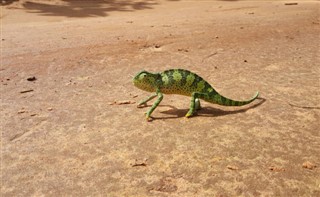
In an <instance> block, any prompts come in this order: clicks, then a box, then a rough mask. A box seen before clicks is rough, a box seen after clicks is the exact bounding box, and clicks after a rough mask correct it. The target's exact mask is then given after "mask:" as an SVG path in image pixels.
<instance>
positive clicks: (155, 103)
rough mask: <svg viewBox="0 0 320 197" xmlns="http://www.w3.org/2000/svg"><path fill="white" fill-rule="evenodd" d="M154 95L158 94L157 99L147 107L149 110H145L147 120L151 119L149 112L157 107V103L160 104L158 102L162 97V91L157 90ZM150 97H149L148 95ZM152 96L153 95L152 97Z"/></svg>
mask: <svg viewBox="0 0 320 197" xmlns="http://www.w3.org/2000/svg"><path fill="white" fill-rule="evenodd" d="M156 95H157V96H158V99H157V100H156V101H155V102H154V103H153V105H152V107H151V108H150V109H149V111H147V113H146V118H147V120H151V118H150V115H151V113H152V112H153V111H154V110H155V109H156V108H157V107H158V105H159V104H160V102H161V101H162V99H163V95H162V93H161V92H160V91H159V90H158V91H157V93H156ZM150 98H151V97H150ZM153 98H154V97H153ZM150 100H151V99H150Z"/></svg>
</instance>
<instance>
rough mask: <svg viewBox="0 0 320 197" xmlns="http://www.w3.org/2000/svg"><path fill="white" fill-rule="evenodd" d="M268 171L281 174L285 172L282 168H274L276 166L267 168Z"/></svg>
mask: <svg viewBox="0 0 320 197" xmlns="http://www.w3.org/2000/svg"><path fill="white" fill-rule="evenodd" d="M269 170H271V171H274V172H281V171H285V169H284V168H281V167H276V166H271V167H269Z"/></svg>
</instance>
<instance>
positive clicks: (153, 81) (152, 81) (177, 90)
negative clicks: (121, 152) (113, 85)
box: [133, 69, 259, 120]
mask: <svg viewBox="0 0 320 197" xmlns="http://www.w3.org/2000/svg"><path fill="white" fill-rule="evenodd" d="M133 83H134V85H135V86H136V87H138V88H139V89H142V90H144V91H148V92H155V94H153V95H151V96H150V97H148V98H146V99H145V100H143V101H141V102H140V103H139V105H138V106H142V105H145V104H146V103H147V102H148V101H150V100H151V99H153V98H155V97H156V96H158V99H157V101H156V102H154V104H153V105H152V107H151V108H150V110H149V111H148V112H147V113H146V118H147V119H148V120H149V119H150V115H151V113H152V112H153V111H154V110H155V108H156V107H157V106H158V105H159V103H160V102H161V101H162V98H163V95H162V94H180V95H185V96H191V104H190V109H189V111H188V113H187V114H186V117H190V116H192V115H193V114H194V113H195V112H196V110H198V109H200V100H199V99H203V100H205V101H207V102H210V103H214V104H218V105H224V106H242V105H246V104H248V103H251V102H252V101H254V100H255V99H256V98H257V97H258V94H259V93H258V92H257V93H256V95H255V96H254V97H253V98H252V99H250V100H246V101H235V100H232V99H229V98H226V97H224V96H222V95H220V94H219V93H218V92H217V91H215V90H214V89H213V88H212V87H211V85H210V84H209V83H208V82H206V81H205V80H204V79H202V78H201V77H200V76H198V75H197V74H195V73H192V72H190V71H188V70H183V69H170V70H166V71H164V72H161V73H149V72H147V71H141V72H139V73H138V74H137V75H136V76H135V77H134V78H133Z"/></svg>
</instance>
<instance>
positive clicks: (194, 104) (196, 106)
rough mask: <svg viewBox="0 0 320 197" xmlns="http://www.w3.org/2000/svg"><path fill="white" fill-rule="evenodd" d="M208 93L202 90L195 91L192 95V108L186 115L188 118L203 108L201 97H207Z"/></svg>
mask: <svg viewBox="0 0 320 197" xmlns="http://www.w3.org/2000/svg"><path fill="white" fill-rule="evenodd" d="M206 96H207V94H204V93H200V92H193V93H192V95H191V102H190V109H189V111H188V113H187V114H186V115H185V116H186V117H187V118H189V117H190V116H192V115H193V114H194V113H195V112H196V111H197V110H199V109H201V105H200V100H199V98H205V97H206Z"/></svg>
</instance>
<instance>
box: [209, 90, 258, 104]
mask: <svg viewBox="0 0 320 197" xmlns="http://www.w3.org/2000/svg"><path fill="white" fill-rule="evenodd" d="M258 96H259V92H257V93H256V94H255V95H254V96H253V97H252V98H251V99H249V100H246V101H235V100H232V99H229V98H226V97H224V96H222V95H220V94H218V93H216V94H215V95H213V97H212V98H211V99H210V101H209V102H212V103H216V104H218V105H224V106H242V105H246V104H249V103H251V102H252V101H254V100H255V99H256V98H257V97H258Z"/></svg>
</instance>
